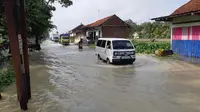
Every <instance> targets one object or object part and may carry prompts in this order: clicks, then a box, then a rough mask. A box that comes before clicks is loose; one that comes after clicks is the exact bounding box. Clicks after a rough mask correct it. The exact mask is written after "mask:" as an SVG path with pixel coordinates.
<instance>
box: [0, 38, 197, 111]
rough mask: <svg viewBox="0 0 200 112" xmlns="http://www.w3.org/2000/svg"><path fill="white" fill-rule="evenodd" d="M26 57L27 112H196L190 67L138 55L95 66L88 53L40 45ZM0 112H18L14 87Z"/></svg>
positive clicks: (194, 80)
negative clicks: (128, 60)
mask: <svg viewBox="0 0 200 112" xmlns="http://www.w3.org/2000/svg"><path fill="white" fill-rule="evenodd" d="M42 47H43V49H42V51H40V52H35V53H32V54H31V57H30V59H31V66H30V69H31V84H32V85H31V86H32V100H30V101H29V110H28V112H199V111H200V107H199V104H200V73H199V72H198V71H199V68H198V67H195V66H194V65H191V64H187V63H184V62H181V61H174V60H171V59H164V60H159V59H157V58H153V57H151V56H145V55H138V56H137V61H136V62H135V63H134V64H133V65H125V66H121V65H120V66H114V65H107V64H105V63H102V62H101V61H98V60H97V58H96V56H95V51H94V49H91V48H87V47H85V48H84V50H83V51H79V50H78V49H77V46H75V45H71V46H66V47H64V46H61V45H59V44H54V43H52V42H50V41H46V42H44V43H43V45H42ZM3 95H4V96H5V97H4V99H3V100H2V101H1V102H0V112H21V110H20V109H19V108H18V102H17V100H16V90H15V84H13V85H12V86H10V87H9V88H8V90H7V92H5V93H3Z"/></svg>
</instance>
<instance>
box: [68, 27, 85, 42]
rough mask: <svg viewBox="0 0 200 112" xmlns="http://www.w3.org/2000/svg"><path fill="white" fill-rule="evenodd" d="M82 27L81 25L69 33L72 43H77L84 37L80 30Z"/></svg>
mask: <svg viewBox="0 0 200 112" xmlns="http://www.w3.org/2000/svg"><path fill="white" fill-rule="evenodd" d="M83 26H84V25H83V24H82V23H81V24H80V25H78V26H77V27H75V28H74V29H72V30H71V31H70V32H69V34H70V38H71V41H72V43H78V42H79V41H80V39H81V38H83V37H85V30H84V29H82V27H83Z"/></svg>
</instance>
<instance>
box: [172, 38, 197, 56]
mask: <svg viewBox="0 0 200 112" xmlns="http://www.w3.org/2000/svg"><path fill="white" fill-rule="evenodd" d="M172 50H173V51H174V53H176V54H179V55H182V56H189V57H200V41H199V40H172Z"/></svg>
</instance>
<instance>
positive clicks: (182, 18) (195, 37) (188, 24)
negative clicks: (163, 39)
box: [152, 0, 200, 57]
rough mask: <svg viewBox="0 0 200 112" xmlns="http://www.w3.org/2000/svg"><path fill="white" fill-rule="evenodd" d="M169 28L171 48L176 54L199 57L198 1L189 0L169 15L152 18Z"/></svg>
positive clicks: (199, 26) (199, 2)
mask: <svg viewBox="0 0 200 112" xmlns="http://www.w3.org/2000/svg"><path fill="white" fill-rule="evenodd" d="M152 20H155V21H166V22H170V23H172V26H171V48H172V50H173V51H174V53H176V54H180V55H182V56H189V57H200V0H190V1H189V2H188V3H186V4H184V5H183V6H181V7H180V8H178V9H177V10H175V11H174V12H173V13H172V14H171V15H169V16H164V17H158V18H153V19H152Z"/></svg>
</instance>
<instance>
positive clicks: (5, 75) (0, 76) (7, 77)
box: [0, 66, 15, 92]
mask: <svg viewBox="0 0 200 112" xmlns="http://www.w3.org/2000/svg"><path fill="white" fill-rule="evenodd" d="M14 81H15V80H14V71H13V69H12V67H11V66H9V67H8V68H7V69H5V70H2V71H0V92H1V91H3V88H5V87H7V86H9V85H10V84H12V83H13V82H14Z"/></svg>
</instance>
